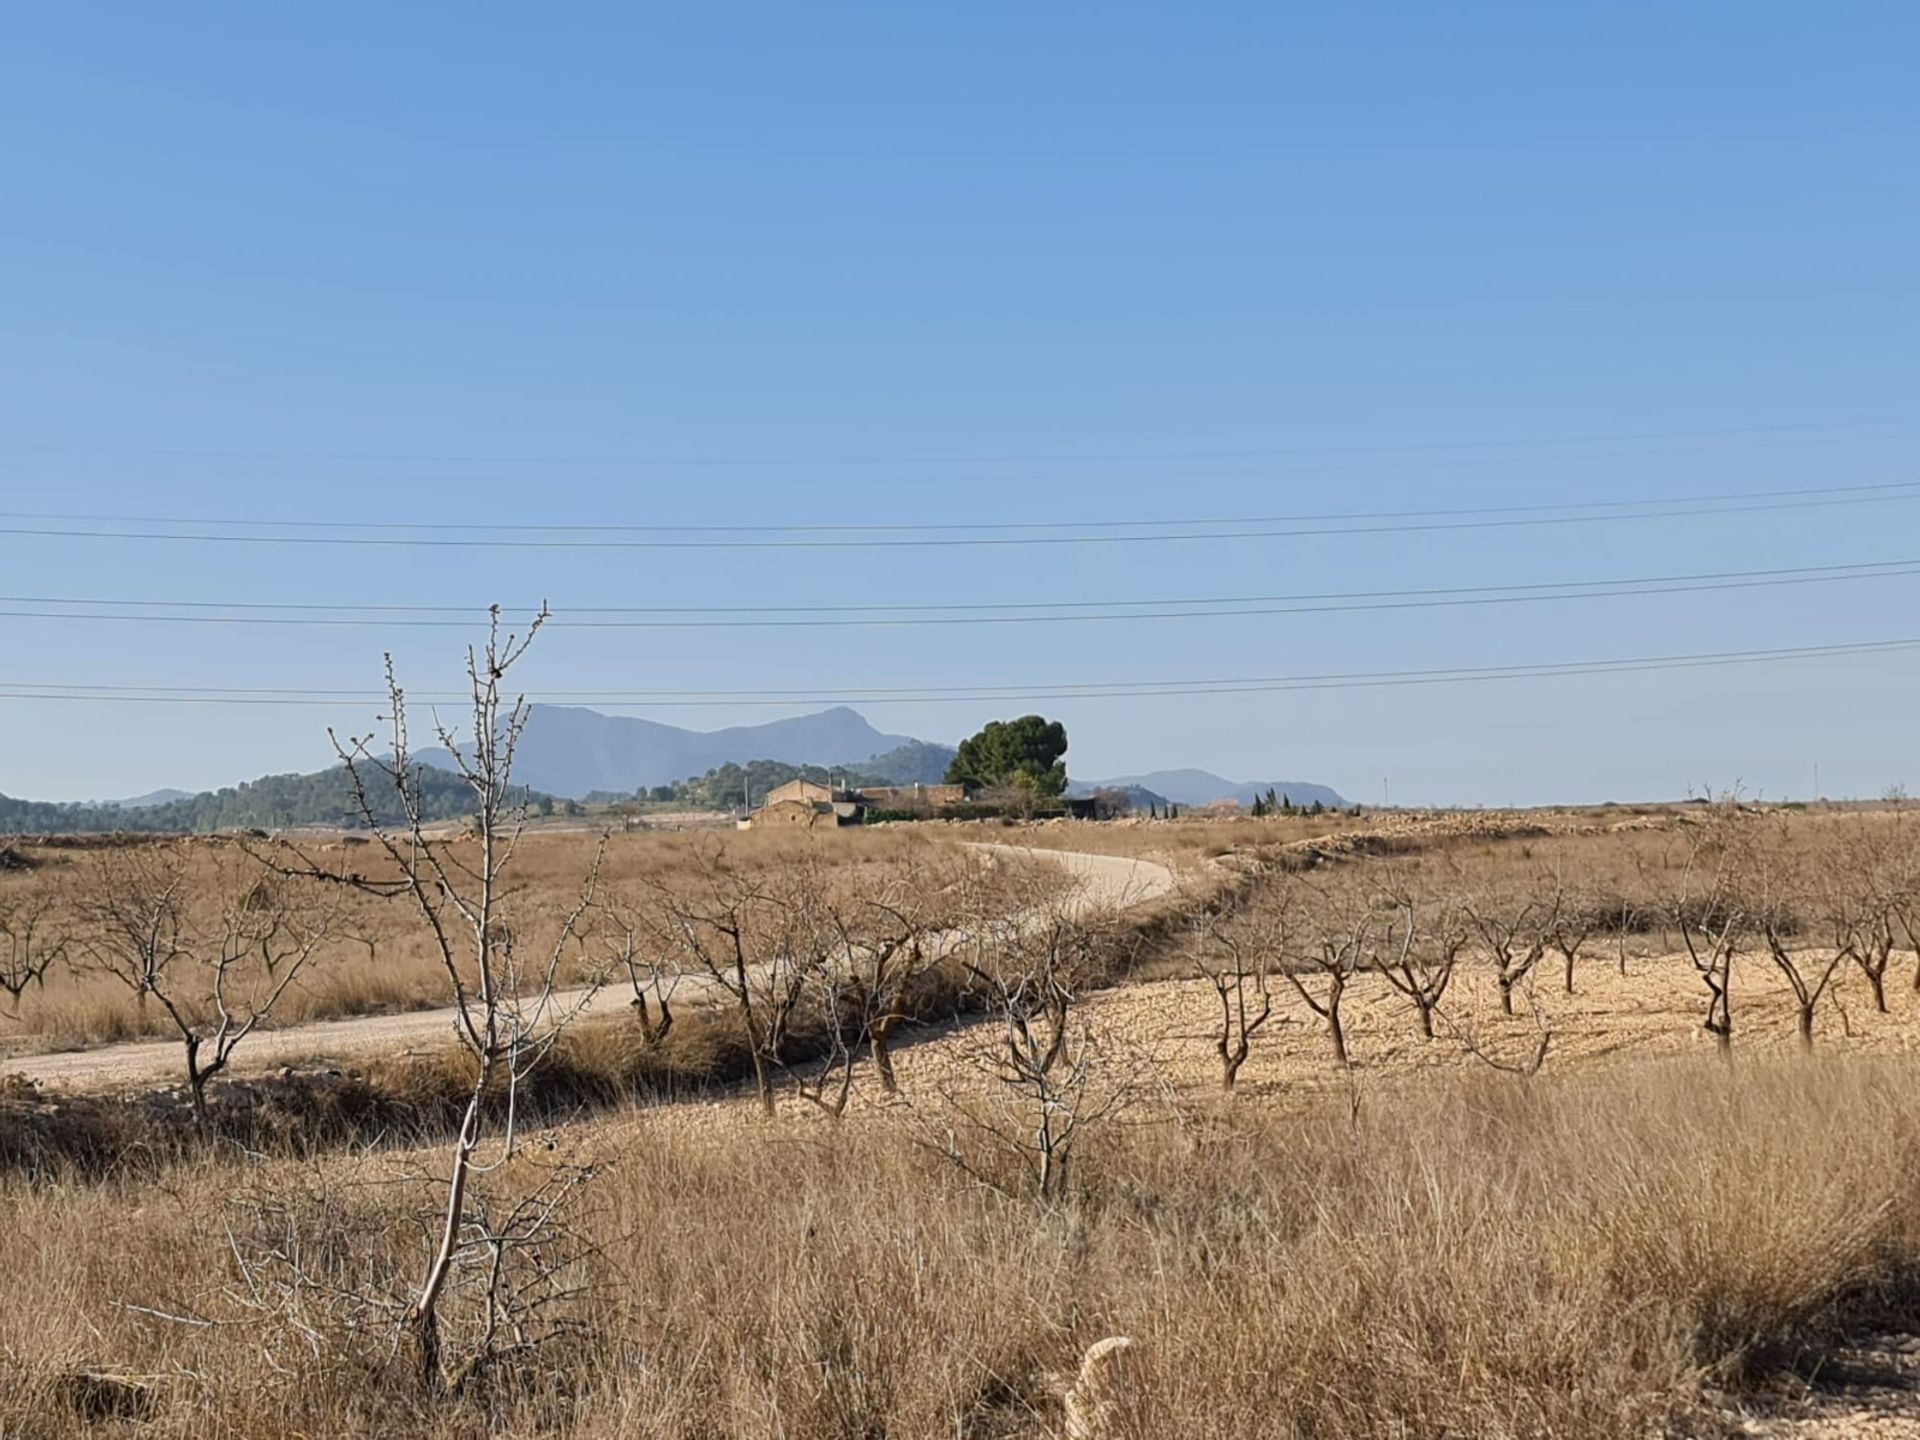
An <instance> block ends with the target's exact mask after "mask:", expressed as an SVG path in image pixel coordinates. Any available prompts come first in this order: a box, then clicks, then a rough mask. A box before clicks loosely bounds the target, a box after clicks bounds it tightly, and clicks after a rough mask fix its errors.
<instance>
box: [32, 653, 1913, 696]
mask: <svg viewBox="0 0 1920 1440" xmlns="http://www.w3.org/2000/svg"><path fill="white" fill-rule="evenodd" d="M1916 649H1920V638H1914V639H1900V640H1865V641H1850V642H1846V643H1842V644H1835V645H1803V646H1792V647H1786V648H1778V649H1765V650H1719V651H1706V652H1702V653H1696V654H1682V655H1655V656H1641V657H1635V658H1630V659H1613V660H1573V661H1552V662H1536V663H1531V664H1519V665H1482V666H1466V667H1456V668H1450V669H1424V670H1380V671H1345V672H1334V673H1329V674H1319V675H1279V676H1252V677H1227V678H1217V679H1201V680H1118V681H1090V682H1084V683H1078V684H1061V683H1057V682H1046V681H1043V682H1040V683H1039V684H1036V685H1032V686H1020V685H990V686H966V687H944V688H932V687H899V688H891V689H889V688H868V689H849V690H840V691H825V690H655V691H648V690H602V691H578V692H564V693H561V692H556V693H554V694H551V695H541V696H534V697H532V698H534V699H536V700H538V701H539V702H540V703H543V704H549V705H599V706H605V707H608V708H615V709H634V708H640V709H653V708H660V707H669V706H696V707H697V706H789V707H791V706H803V705H836V704H854V703H863V704H886V705H895V704H943V703H955V702H964V701H981V700H990V701H997V702H1005V701H1014V700H1119V699H1154V698H1160V697H1173V696H1196V695H1197V696H1208V695H1250V694H1274V693H1281V692H1287V691H1303V690H1360V689H1376V688H1383V687H1397V686H1417V685H1462V684H1479V683H1490V682H1495V681H1508V680H1525V679H1560V678H1566V677H1573V676H1582V675H1620V674H1632V673H1641V672H1650V671H1662V670H1694V669H1709V668H1717V667H1723V666H1730V665H1753V664H1766V663H1779V662H1792V661H1803V660H1816V659H1829V658H1835V657H1840V656H1855V655H1887V654H1896V653H1902V652H1906V651H1911V650H1916ZM407 698H408V699H410V700H417V701H425V702H427V703H433V702H435V701H447V702H461V701H464V700H465V699H466V698H467V697H466V695H465V693H464V692H462V691H457V690H439V691H408V692H407ZM386 699H387V697H386V695H385V694H384V693H383V692H380V691H374V690H295V689H289V690H266V689H244V688H231V689H228V688H218V687H194V686H119V685H98V686H85V685H75V684H65V685H55V684H34V683H29V682H19V681H5V682H0V700H57V701H108V702H121V703H133V704H187V705H303V706H329V707H333V708H339V707H340V706H342V705H346V704H352V703H355V702H361V703H366V702H372V703H376V704H378V703H384V702H385V700H386Z"/></svg>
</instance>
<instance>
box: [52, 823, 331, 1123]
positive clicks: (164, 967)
mask: <svg viewBox="0 0 1920 1440" xmlns="http://www.w3.org/2000/svg"><path fill="white" fill-rule="evenodd" d="M193 853H194V852H193V847H192V844H191V842H189V841H185V840H180V841H172V842H164V843H156V844H138V845H131V846H126V847H119V848H114V849H109V850H106V851H103V852H102V853H101V854H100V855H99V857H98V858H97V860H96V861H95V864H94V869H93V872H92V873H91V874H90V875H89V876H88V880H87V886H86V895H87V898H86V899H85V900H84V901H83V902H82V915H83V918H84V919H85V921H86V923H87V930H88V938H87V940H86V942H85V955H86V960H87V963H88V964H89V965H90V966H91V967H92V968H93V969H95V970H96V971H98V972H99V973H102V974H105V975H109V976H112V977H113V978H114V979H116V980H118V981H120V983H121V984H123V985H125V986H126V987H127V988H128V989H129V990H131V991H132V992H133V994H134V996H135V997H136V999H139V1000H142V1001H144V1000H147V999H149V998H150V999H152V1000H153V1001H154V1002H155V1003H156V1004H157V1005H158V1006H159V1007H160V1009H161V1011H162V1012H163V1013H164V1014H165V1015H166V1017H167V1019H168V1021H169V1022H170V1023H171V1024H172V1026H173V1028H174V1030H175V1031H176V1032H177V1033H178V1034H179V1036H180V1040H181V1043H182V1045H183V1046H184V1048H185V1052H186V1069H187V1088H188V1093H189V1095H190V1096H191V1098H192V1101H193V1113H194V1118H195V1120H196V1121H197V1122H198V1123H199V1124H200V1125H201V1127H202V1128H204V1127H205V1126H206V1125H207V1123H208V1113H207V1085H208V1083H209V1082H210V1081H212V1080H213V1079H214V1078H215V1077H216V1076H218V1075H220V1074H221V1073H222V1072H223V1071H224V1070H226V1068H227V1066H228V1064H229V1063H230V1062H231V1061H232V1059H233V1055H234V1052H235V1051H236V1050H237V1049H238V1048H239V1046H240V1044H241V1042H242V1041H244V1040H245V1039H246V1038H247V1037H248V1036H249V1035H251V1034H252V1033H253V1032H254V1030H255V1029H256V1028H257V1027H258V1026H259V1025H260V1024H261V1023H262V1022H263V1021H265V1020H266V1019H267V1018H268V1016H269V1015H271V1013H272V1012H273V1009H274V1007H275V1006H276V1005H278V1004H279V1003H280V1001H281V999H282V998H283V997H284V996H285V995H286V993H287V991H288V990H289V989H290V988H291V987H292V985H293V984H294V982H295V981H296V980H298V979H299V978H300V976H301V975H302V973H303V972H304V971H305V970H306V968H307V967H308V965H309V964H310V963H311V962H312V961H313V959H314V957H315V955H316V954H317V953H318V952H319V950H320V947H321V945H322V943H323V942H324V941H325V940H326V938H327V937H328V935H329V934H330V933H331V931H332V929H333V926H334V912H333V911H332V909H331V908H329V907H326V906H323V905H321V904H319V903H317V899H316V897H312V896H301V897H289V896H287V895H284V894H282V893H280V892H279V891H278V890H276V889H274V888H271V887H268V886H263V885H262V883H261V881H262V878H263V877H262V876H261V875H259V874H258V873H257V872H253V871H252V868H251V866H250V867H249V873H248V874H247V875H246V876H245V877H244V879H236V877H235V875H234V873H233V867H232V866H231V865H226V864H222V865H221V867H220V873H221V876H222V883H221V885H220V887H219V888H220V894H219V895H218V897H217V899H216V901H215V904H216V905H217V911H218V913H217V914H214V915H211V916H209V915H207V914H206V913H204V911H205V910H206V909H207V907H206V906H205V905H204V904H201V905H196V904H195V903H194V902H195V893H194V881H193V874H192V869H193Z"/></svg>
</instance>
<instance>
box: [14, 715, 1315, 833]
mask: <svg viewBox="0 0 1920 1440" xmlns="http://www.w3.org/2000/svg"><path fill="white" fill-rule="evenodd" d="M953 754H954V751H953V747H952V746H950V745H941V744H936V743H934V742H932V741H927V740H915V739H912V738H911V737H909V736H905V735H889V734H886V733H884V732H883V731H880V730H876V729H875V728H874V727H873V726H872V725H869V724H868V723H867V721H866V719H865V717H864V716H862V715H861V714H860V713H859V712H858V711H855V710H850V709H848V708H847V707H845V706H838V707H836V708H834V709H831V710H822V711H820V712H819V713H817V714H813V715H800V716H795V717H794V718H792V719H787V720H773V721H769V722H768V723H766V724H763V725H737V726H733V727H730V728H728V729H725V730H710V731H701V730H685V729H682V728H680V727H679V726H677V725H663V724H660V723H659V722H657V721H652V720H640V719H636V718H631V717H627V716H618V715H602V714H600V713H599V712H597V711H594V710H586V709H580V708H576V707H572V706H560V705H536V706H534V707H533V709H532V712H531V714H530V716H529V718H528V722H527V728H526V732H525V734H524V735H523V736H522V738H521V742H520V749H519V751H518V753H517V754H516V756H515V757H514V769H513V779H514V782H515V786H516V788H517V789H521V790H522V793H524V794H526V795H527V796H528V798H530V799H536V800H537V799H538V798H539V797H541V796H547V797H552V798H553V799H555V800H559V801H567V800H582V799H587V798H589V797H592V798H598V799H604V798H609V797H615V796H631V795H634V794H636V793H638V792H645V791H648V790H652V789H655V788H656V787H660V786H670V787H673V788H674V789H676V790H678V791H684V792H686V798H688V799H689V800H696V801H700V800H706V801H710V802H713V803H718V802H719V801H721V800H726V801H730V800H731V798H732V797H733V796H734V795H736V794H742V793H747V792H748V791H760V792H764V790H765V789H766V788H767V787H768V786H769V785H770V784H776V783H778V778H775V777H776V776H777V777H779V778H786V777H787V776H790V775H792V774H798V773H803V767H819V768H822V769H825V770H827V771H829V772H837V773H838V774H841V775H851V776H857V777H858V778H859V779H860V780H861V781H862V782H863V783H882V782H885V783H892V784H898V785H911V784H915V783H926V784H931V783H934V782H937V781H939V780H940V779H941V778H942V777H943V776H944V774H945V772H946V768H947V764H948V762H949V761H951V760H952V759H953ZM414 758H415V760H416V762H417V763H419V764H420V765H421V766H422V767H423V771H424V776H423V778H424V780H425V782H426V789H427V791H428V801H429V805H428V808H429V810H430V812H431V816H432V818H436V819H451V818H456V817H457V816H459V815H463V814H465V813H467V810H468V809H469V808H470V806H471V796H470V794H469V792H468V791H467V790H466V788H465V786H464V785H462V784H460V783H459V782H458V780H457V778H456V777H455V776H453V775H451V774H449V773H446V772H448V771H450V770H452V769H453V757H452V756H451V755H449V754H448V753H447V752H446V751H445V750H438V749H435V750H428V751H426V752H424V753H422V754H419V755H417V756H415V757H414ZM805 773H810V772H805ZM1103 789H1116V790H1126V791H1129V792H1130V793H1132V795H1133V796H1134V798H1135V801H1136V803H1137V804H1141V805H1144V804H1146V803H1148V802H1157V803H1160V804H1163V805H1164V804H1165V802H1167V801H1169V800H1171V801H1173V802H1174V803H1175V804H1177V805H1196V806H1197V805H1205V804H1208V803H1209V802H1211V801H1215V800H1234V801H1237V802H1238V803H1240V804H1241V805H1244V806H1251V805H1252V804H1253V802H1254V800H1255V798H1256V797H1258V796H1262V795H1265V794H1266V792H1267V791H1268V790H1269V789H1271V790H1272V791H1273V792H1274V794H1275V795H1276V796H1277V797H1284V798H1285V799H1287V800H1290V801H1292V803H1293V804H1295V805H1301V806H1304V805H1311V804H1313V802H1314V801H1316V800H1317V801H1319V802H1320V803H1321V804H1322V805H1327V806H1337V805H1345V804H1346V803H1347V802H1346V801H1345V800H1343V799H1342V798H1341V797H1340V795H1339V794H1338V793H1337V792H1335V791H1334V790H1332V789H1330V788H1329V787H1327V786H1325V785H1316V784H1313V783H1311V782H1309V781H1305V780H1245V781H1234V780H1226V779H1223V778H1222V777H1220V776H1218V775H1215V774H1213V773H1212V772H1210V771H1206V770H1155V771H1152V772H1151V773H1149V774H1145V775H1121V776H1116V777H1114V778H1112V779H1108V780H1082V781H1076V782H1075V783H1074V784H1073V785H1072V786H1071V787H1069V793H1070V794H1074V795H1088V794H1091V793H1092V792H1093V791H1095V790H1103ZM354 819H355V814H354V804H353V798H352V794H351V791H350V789H349V788H348V786H347V783H346V776H345V774H344V772H343V771H342V770H341V768H340V767H339V766H332V767H329V768H328V769H326V770H321V771H316V772H314V773H312V774H309V775H268V776H263V777H262V778H260V779H258V780H253V781H248V782H245V783H242V784H239V785H236V786H232V787H228V788H225V789H221V790H209V791H204V792H201V793H198V794H193V793H189V792H186V791H183V790H155V791H152V792H151V793H149V794H146V795H139V796H136V797H134V798H133V799H130V800H122V801H118V802H113V803H107V804H89V803H73V804H63V803H45V802H33V801H24V800H9V799H8V798H7V797H6V796H4V795H0V834H4V833H6V832H7V831H10V830H15V831H61V830H64V831H98V830H144V831H207V830H227V829H238V828H243V827H249V826H257V827H262V828H268V829H273V828H279V827H284V826H299V825H340V824H351V823H353V821H354Z"/></svg>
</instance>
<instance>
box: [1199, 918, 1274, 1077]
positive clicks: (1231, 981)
mask: <svg viewBox="0 0 1920 1440" xmlns="http://www.w3.org/2000/svg"><path fill="white" fill-rule="evenodd" d="M1294 911H1295V901H1294V897H1293V894H1292V891H1291V889H1290V888H1289V887H1286V886H1284V885H1273V886H1263V887H1261V888H1259V889H1256V890H1255V891H1254V892H1253V893H1251V894H1249V895H1245V896H1239V897H1236V898H1234V899H1231V900H1229V901H1227V902H1226V903H1225V904H1224V905H1223V906H1221V907H1220V909H1218V910H1217V911H1215V912H1212V913H1202V914H1201V915H1200V917H1199V918H1198V919H1197V920H1196V921H1195V922H1194V927H1193V933H1192V935H1191V937H1190V943H1191V947H1192V950H1193V953H1194V968H1195V969H1196V970H1198V972H1199V973H1200V975H1201V976H1202V977H1203V978H1204V979H1205V980H1206V981H1207V983H1208V984H1210V985H1211V986H1212V987H1213V993H1214V995H1215V996H1216V998H1218V1000H1219V1002H1220V1019H1219V1024H1218V1027H1217V1033H1216V1035H1215V1036H1214V1042H1213V1048H1214V1050H1215V1052H1216V1053H1217V1054H1218V1055H1219V1057H1220V1088H1221V1089H1223V1090H1225V1091H1228V1092H1229V1093H1231V1092H1232V1090H1233V1087H1234V1085H1235V1083H1236V1082H1237V1081H1238V1080H1239V1078H1240V1069H1241V1067H1242V1066H1243V1065H1245V1064H1246V1063H1247V1057H1248V1055H1250V1054H1251V1053H1252V1051H1253V1038H1254V1036H1255V1035H1257V1034H1258V1033H1259V1032H1260V1030H1261V1029H1262V1027H1264V1026H1265V1025H1266V1023H1267V1022H1268V1021H1269V1020H1271V1019H1272V1018H1273V1013H1274V1010H1273V971H1274V968H1275V966H1276V965H1277V964H1279V963H1280V961H1281V959H1282V957H1283V956H1284V955H1285V953H1286V948H1287V932H1288V928H1289V926H1290V925H1291V924H1292V922H1293V920H1294V918H1295V915H1294Z"/></svg>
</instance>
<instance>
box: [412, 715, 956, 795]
mask: <svg viewBox="0 0 1920 1440" xmlns="http://www.w3.org/2000/svg"><path fill="white" fill-rule="evenodd" d="M922 743H923V742H919V741H915V740H913V739H912V737H910V736H906V735H887V734H883V733H882V732H880V731H878V730H876V729H874V728H873V726H871V725H869V724H868V723H867V721H866V718H865V717H864V716H862V715H861V714H860V713H859V712H858V711H856V710H850V709H848V708H847V707H846V706H844V705H842V706H836V707H835V708H834V709H831V710H822V711H820V712H819V713H818V714H816V715H799V716H795V717H793V718H791V719H787V720H770V721H768V722H767V723H766V724H763V725H736V726H733V727H730V728H728V729H725V730H683V729H681V728H680V727H679V726H677V725H663V724H661V723H660V722H659V721H657V720H641V719H638V718H636V717H633V716H627V715H602V714H601V713H600V712H599V711H597V710H587V709H582V708H580V707H577V706H569V705H535V706H534V707H533V708H532V712H531V714H530V715H529V716H528V719H527V730H526V734H525V735H523V736H522V737H521V740H520V750H519V753H518V754H517V755H516V756H515V757H514V767H513V775H514V779H515V780H516V781H519V782H520V783H522V784H524V785H527V786H529V787H530V788H532V789H534V790H538V791H540V792H542V793H544V794H548V795H558V796H564V797H567V798H571V799H581V798H583V797H585V796H587V795H589V794H592V793H593V792H595V791H601V792H606V793H615V794H631V793H632V792H633V791H636V790H644V789H646V788H648V787H649V786H653V785H671V784H673V783H675V782H676V781H680V780H685V779H686V778H687V777H688V776H691V775H704V774H705V773H706V772H707V771H709V770H712V769H714V768H716V767H717V766H720V765H725V764H727V763H729V762H732V763H735V764H745V763H746V762H747V761H750V760H785V761H789V762H791V763H793V764H805V765H859V764H862V762H865V761H869V760H872V759H874V758H875V757H876V756H880V755H882V754H885V753H886V752H890V751H896V750H901V749H903V748H904V747H908V746H913V745H919V744H922ZM940 748H944V747H940ZM416 758H417V759H419V761H420V762H421V763H422V764H425V765H431V766H435V767H437V768H441V769H451V768H452V760H451V757H450V756H448V754H447V753H446V752H445V751H444V750H427V751H423V752H421V753H420V754H419V755H418V756H417V757H416Z"/></svg>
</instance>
